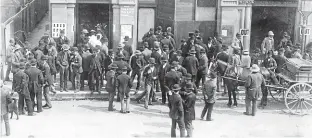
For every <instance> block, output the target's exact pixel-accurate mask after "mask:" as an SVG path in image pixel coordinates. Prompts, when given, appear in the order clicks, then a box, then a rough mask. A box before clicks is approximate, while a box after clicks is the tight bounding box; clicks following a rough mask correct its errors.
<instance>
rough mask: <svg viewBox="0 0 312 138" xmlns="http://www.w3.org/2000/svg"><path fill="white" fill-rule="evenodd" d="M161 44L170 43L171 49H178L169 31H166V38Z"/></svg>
mask: <svg viewBox="0 0 312 138" xmlns="http://www.w3.org/2000/svg"><path fill="white" fill-rule="evenodd" d="M160 43H161V45H162V46H164V45H168V47H169V50H173V49H176V47H175V43H174V40H173V39H172V38H170V36H169V35H168V33H167V32H164V38H163V39H162V40H161V41H160Z"/></svg>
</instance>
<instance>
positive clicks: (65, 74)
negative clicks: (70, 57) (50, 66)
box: [64, 67, 69, 91]
mask: <svg viewBox="0 0 312 138" xmlns="http://www.w3.org/2000/svg"><path fill="white" fill-rule="evenodd" d="M68 73H69V70H68V67H66V68H65V70H64V90H65V91H67V79H68Z"/></svg>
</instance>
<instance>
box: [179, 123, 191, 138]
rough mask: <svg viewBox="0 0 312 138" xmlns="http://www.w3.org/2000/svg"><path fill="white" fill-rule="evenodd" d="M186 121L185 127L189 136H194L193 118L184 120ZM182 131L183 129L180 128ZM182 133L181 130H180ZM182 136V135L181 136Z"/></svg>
mask: <svg viewBox="0 0 312 138" xmlns="http://www.w3.org/2000/svg"><path fill="white" fill-rule="evenodd" d="M184 123H185V128H186V132H187V137H192V136H193V125H192V120H186V119H185V120H184ZM180 131H182V130H180ZM180 133H181V132H180ZM180 137H181V136H180Z"/></svg>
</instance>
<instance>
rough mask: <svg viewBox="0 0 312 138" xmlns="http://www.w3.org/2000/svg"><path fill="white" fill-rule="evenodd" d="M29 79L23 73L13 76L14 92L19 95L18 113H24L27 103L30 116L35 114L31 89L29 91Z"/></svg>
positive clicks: (20, 71)
mask: <svg viewBox="0 0 312 138" xmlns="http://www.w3.org/2000/svg"><path fill="white" fill-rule="evenodd" d="M28 82H29V77H28V75H27V74H26V73H25V72H24V71H23V70H19V71H17V72H16V73H15V74H14V76H13V84H12V85H13V90H14V91H15V92H17V93H18V111H19V113H23V109H24V102H26V106H27V110H28V114H29V115H32V114H33V106H32V103H31V99H30V94H29V89H28Z"/></svg>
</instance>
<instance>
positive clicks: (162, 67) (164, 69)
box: [158, 63, 170, 83]
mask: <svg viewBox="0 0 312 138" xmlns="http://www.w3.org/2000/svg"><path fill="white" fill-rule="evenodd" d="M169 70H170V65H169V63H166V65H164V64H161V65H160V66H159V71H158V78H159V81H160V83H164V82H163V81H164V80H165V75H166V73H167V72H169Z"/></svg>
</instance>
